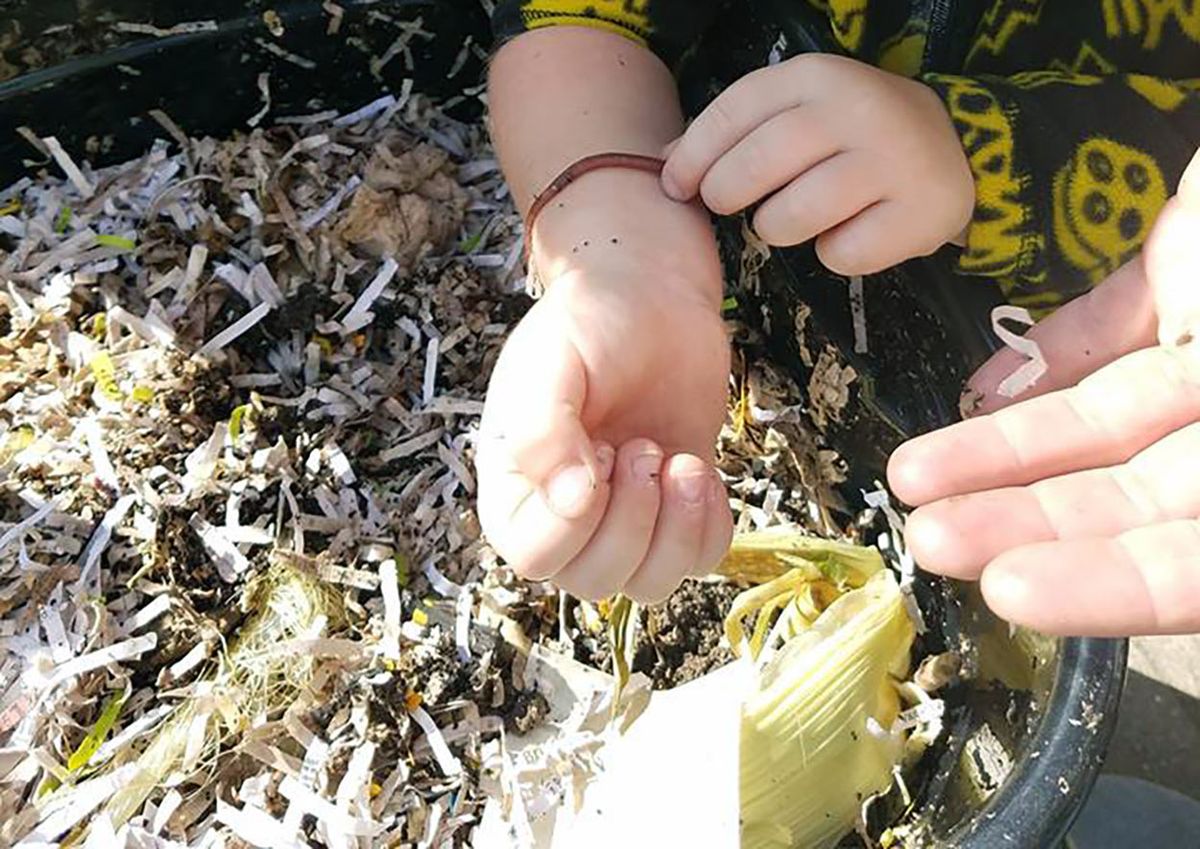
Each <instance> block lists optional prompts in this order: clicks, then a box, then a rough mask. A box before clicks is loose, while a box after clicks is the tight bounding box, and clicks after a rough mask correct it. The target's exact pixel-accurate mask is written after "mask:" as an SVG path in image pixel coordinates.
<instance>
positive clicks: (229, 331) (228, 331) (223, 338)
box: [196, 303, 271, 357]
mask: <svg viewBox="0 0 1200 849" xmlns="http://www.w3.org/2000/svg"><path fill="white" fill-rule="evenodd" d="M270 311H271V305H270V304H268V303H261V304H259V305H258V306H256V307H254V309H252V310H250V312H248V313H246V314H245V315H244V316H242V317H241V318H239V319H238V320H237V321H235V322H234V323H233V324H231V325H229V327H227V328H225V329H224V330H222V331H221V332H220V333H218V334H217V335H216V336H214V337H213V338H212V339H209V340H208V341H207V342H205V343H204V347H202V348H201V349H200V350H199V351H197V352H196V357H210V356H212V355H213V354H214V353H215V352H217V351H221V350H224V348H225V347H226V346H227V345H229V344H230V343H231V342H233V341H234V340H235V339H237V338H238V337H239V336H241V335H242V334H243V333H246V332H247V331H248V330H250V329H251V328H253V327H254V326H255V325H256V324H258V323H259V322H260V321H262V320H263V319H264V318H266V316H267V313H269V312H270Z"/></svg>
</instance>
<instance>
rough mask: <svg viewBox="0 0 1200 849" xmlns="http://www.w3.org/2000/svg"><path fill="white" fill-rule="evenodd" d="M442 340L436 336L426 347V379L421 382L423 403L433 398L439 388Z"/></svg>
mask: <svg viewBox="0 0 1200 849" xmlns="http://www.w3.org/2000/svg"><path fill="white" fill-rule="evenodd" d="M440 341H441V340H439V339H438V337H436V336H434V337H433V338H432V339H430V340H429V344H428V345H427V346H426V347H425V379H424V380H423V381H422V383H421V403H422V404H428V403H429V402H430V401H432V400H433V395H434V392H435V391H436V390H437V369H438V345H439V343H440Z"/></svg>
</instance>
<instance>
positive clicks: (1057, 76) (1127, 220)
mask: <svg viewBox="0 0 1200 849" xmlns="http://www.w3.org/2000/svg"><path fill="white" fill-rule="evenodd" d="M926 82H928V83H929V84H930V85H932V86H933V87H934V88H935V90H937V91H938V92H939V93H940V94H941V95H942V97H943V99H944V100H945V102H946V106H947V108H948V109H949V112H950V116H951V118H952V119H953V121H954V125H955V127H956V129H957V130H958V133H959V135H960V137H961V138H962V142H963V146H964V147H965V149H966V152H967V157H968V159H969V161H970V163H971V170H972V172H973V173H974V175H975V185H976V207H975V215H974V219H973V221H972V223H971V226H970V229H969V230H968V233H967V245H966V248H965V250H964V251H963V253H962V258H961V261H960V270H962V271H963V272H965V273H967V274H979V275H988V276H992V277H997V278H1000V280H1001V281H1002V283H1003V284H1004V286H1005V288H1006V290H1008V294H1009V296H1010V298H1011V299H1012V300H1013V301H1014V302H1017V303H1022V304H1023V305H1025V306H1029V307H1031V308H1035V309H1045V308H1050V307H1053V306H1056V305H1057V304H1059V303H1061V302H1063V301H1065V300H1067V299H1069V298H1071V297H1073V296H1075V295H1077V294H1080V293H1081V292H1083V291H1085V290H1086V289H1087V288H1089V287H1090V286H1092V285H1095V284H1096V283H1098V282H1100V281H1101V280H1103V279H1104V278H1105V277H1107V276H1108V275H1109V274H1110V273H1112V272H1113V271H1115V270H1116V269H1117V268H1118V267H1119V266H1121V265H1122V264H1124V263H1125V262H1126V261H1128V260H1129V259H1131V258H1132V257H1133V256H1135V255H1136V254H1137V253H1138V251H1139V250H1141V247H1142V245H1143V243H1144V242H1145V240H1146V237H1147V235H1148V234H1149V232H1150V229H1151V226H1152V225H1153V223H1154V220H1155V218H1156V217H1157V216H1158V213H1159V211H1160V210H1161V209H1162V207H1163V205H1164V204H1165V203H1166V201H1167V198H1168V197H1169V196H1170V195H1171V194H1173V193H1174V191H1175V188H1176V185H1177V183H1178V181H1179V178H1180V176H1181V175H1182V174H1183V171H1184V169H1185V168H1186V167H1187V164H1188V162H1189V161H1190V160H1191V157H1192V156H1193V155H1194V154H1195V153H1196V149H1197V147H1200V81H1196V80H1185V81H1170V80H1164V79H1159V78H1156V77H1149V76H1143V75H1123V76H1110V77H1096V76H1084V75H1078V74H1066V73H1060V72H1056V71H1048V72H1030V73H1023V74H1018V75H1015V76H1009V77H999V76H997V77H990V76H980V77H957V76H943V75H930V76H928V77H926Z"/></svg>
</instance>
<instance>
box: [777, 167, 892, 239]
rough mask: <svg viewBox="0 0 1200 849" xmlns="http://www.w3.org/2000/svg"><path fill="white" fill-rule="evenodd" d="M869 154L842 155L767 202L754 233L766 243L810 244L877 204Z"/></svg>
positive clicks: (803, 175) (795, 181) (876, 188)
mask: <svg viewBox="0 0 1200 849" xmlns="http://www.w3.org/2000/svg"><path fill="white" fill-rule="evenodd" d="M865 158H866V154H862V153H854V152H852V153H840V154H838V155H837V156H834V157H833V158H832V159H828V160H826V161H824V162H822V163H821V164H820V165H817V166H816V167H815V168H812V169H810V170H808V171H806V172H805V173H804V174H801V175H800V176H799V177H797V178H796V179H795V180H793V181H792V182H791V183H789V184H788V185H787V186H786V187H784V188H783V189H780V190H779V191H778V192H776V193H775V194H774V195H772V196H771V197H770V198H768V199H767V201H766V202H765V203H763V205H762V206H761V207H759V209H758V212H756V213H755V215H754V231H755V232H756V233H758V235H759V237H760V238H761V239H762V240H763V241H764V242H766V243H767V244H768V245H774V246H777V247H786V246H790V245H799V244H802V243H804V242H807V241H808V240H809V239H811V238H813V237H814V236H817V235H820V234H821V233H824V232H825V231H826V230H828V229H830V228H831V227H835V226H836V225H838V224H841V223H842V222H843V221H846V220H848V219H850V218H853V217H854V216H855V215H857V214H858V213H860V212H862V211H863V210H864V209H866V208H867V207H869V206H871V205H873V204H874V203H875V202H876V201H878V200H879V194H878V183H876V182H875V181H873V180H872V179H870V174H871V166H870V164H869V163H868V162H867V161H865Z"/></svg>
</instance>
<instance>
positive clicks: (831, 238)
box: [817, 200, 944, 276]
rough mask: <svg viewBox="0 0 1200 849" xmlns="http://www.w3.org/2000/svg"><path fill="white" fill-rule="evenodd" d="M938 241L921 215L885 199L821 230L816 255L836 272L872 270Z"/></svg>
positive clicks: (850, 273) (931, 248) (937, 245)
mask: <svg viewBox="0 0 1200 849" xmlns="http://www.w3.org/2000/svg"><path fill="white" fill-rule="evenodd" d="M942 244H944V242H943V240H941V239H939V238H938V237H937V236H936V234H935V233H934V231H933V230H931V229H930V226H929V221H928V219H927V218H926V217H925V216H922V215H920V214H914V213H913V210H912V209H910V208H908V207H906V206H904V205H903V204H900V203H897V202H895V201H890V200H885V201H883V202H881V203H877V204H875V205H874V206H871V207H869V208H867V209H864V210H863V211H862V212H861V213H859V214H858V215H856V216H854V217H853V218H851V219H849V220H848V221H843V222H842V223H841V224H838V225H837V226H835V227H833V228H831V229H829V230H826V231H825V232H823V233H822V234H821V235H820V236H819V237H818V238H817V256H818V257H819V258H820V260H821V262H822V263H823V264H824V265H825V267H826V268H828V269H829V270H830V271H833V272H836V273H838V274H844V275H846V276H853V275H861V274H875V273H877V272H880V271H883V270H885V269H888V268H891V267H892V266H895V265H899V264H900V263H902V262H904V261H905V260H909V259H912V258H913V257H915V256H925V255H928V254H930V253H933V252H934V251H936V250H937V249H938V248H940V247H941V246H942Z"/></svg>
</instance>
